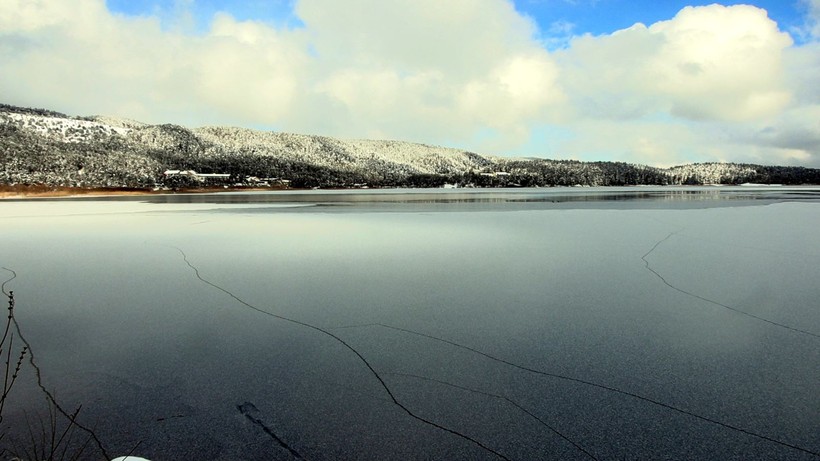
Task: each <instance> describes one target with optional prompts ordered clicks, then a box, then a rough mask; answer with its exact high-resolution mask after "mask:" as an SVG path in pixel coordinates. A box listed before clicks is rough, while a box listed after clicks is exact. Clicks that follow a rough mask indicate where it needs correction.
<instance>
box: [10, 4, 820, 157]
mask: <svg viewBox="0 0 820 461" xmlns="http://www.w3.org/2000/svg"><path fill="white" fill-rule="evenodd" d="M807 1H808V0H807ZM811 2H812V3H811V5H812V6H813V9H812V10H811V12H812V13H811V14H813V15H815V16H814V17H815V21H816V15H817V14H818V12H820V7H819V6H818V5H820V0H811ZM191 8H196V4H195V3H191V2H189V1H187V0H182V1H180V2H178V4H177V7H176V9H175V10H174V11H175V12H174V15H175V17H176V18H177V19H178V20H179V21H181V22H180V24H181V26H180V27H168V25H169V24H168V19H167V18H165V17H163V18H161V17H160V16H163V15H162V14H157V15H154V16H146V17H129V16H123V15H117V14H112V13H110V12H109V11H108V10H107V9H106V7H105V2H104V0H75V1H72V2H65V1H62V0H0V62H2V66H0V94H2V95H4V96H3V101H2V102H8V103H12V104H21V105H28V106H39V107H47V108H52V109H56V110H61V111H64V112H68V113H73V114H94V113H102V114H110V115H120V116H125V117H131V118H136V119H140V120H144V121H147V122H155V123H159V122H175V123H182V124H188V125H203V124H233V125H249V126H254V127H269V128H273V129H277V130H288V131H296V132H305V133H316V134H326V135H335V136H344V137H380V138H393V139H407V140H414V141H420V142H427V143H442V144H449V145H453V146H458V147H463V148H466V149H471V150H474V151H477V152H487V153H499V152H500V153H503V152H511V151H516V152H521V151H522V149H524V148H525V147H526V148H529V151H530V152H533V153H534V152H538V153H543V154H546V155H555V156H573V157H583V158H586V159H613V160H628V161H636V162H642V163H649V164H656V163H662V164H672V163H683V162H686V161H692V160H697V161H709V160H733V159H749V158H755V159H758V160H757V161H760V162H763V163H777V162H780V161H784V160H783V159H786V161H795V162H804V163H807V164H814V165H818V166H820V151H818V149H820V147H818V146H817V143H816V142H815V141H813V139H815V138H812V137H811V136H806V133H811V132H812V130H813V131H814V132H818V131H820V130H818V123H820V122H818V117H820V112H818V110H817V107H820V90H818V85H816V82H817V81H820V52H818V51H819V50H818V48H817V47H818V46H820V45H818V43H817V42H811V43H808V44H804V45H800V46H795V45H794V44H793V43H792V41H791V38H790V37H789V35H788V34H785V33H783V32H781V31H780V30H779V29H778V27H777V24H775V23H774V22H773V21H772V20H770V19H769V18H768V17H767V16H766V13H765V11H763V10H760V9H757V8H754V7H751V6H732V7H724V6H720V5H710V6H705V7H698V8H685V9H683V10H681V12H680V13H678V14H677V15H676V16H675V17H674V18H671V19H670V20H668V21H662V22H658V23H656V24H652V25H649V26H645V25H643V24H636V25H634V26H633V27H631V28H629V29H625V30H621V31H617V32H615V33H612V34H609V35H601V36H589V35H587V36H582V37H576V38H574V39H572V40H571V41H570V42H569V44H568V46H565V47H562V49H560V50H559V51H555V52H550V51H548V50H547V49H546V48H545V46H544V45H543V44H544V43H548V40H549V37H550V35H549V34H553V35H554V34H557V33H559V32H560V34H563V37H566V35H567V34H568V33H571V32H572V30H573V29H572V28H571V26H570V25H568V24H563V25H561V28H560V30H558V29H556V30H553V31H552V32H550V31H549V30H547V31H539V30H538V27H537V25H536V24H535V23H534V22H533V21H532V19H530V18H528V17H525V16H523V15H521V14H519V13H518V12H517V11H516V10H515V8H514V6H513V4H512V3H511V2H510V1H507V0H452V1H440V0H392V1H389V2H385V1H382V0H349V1H346V2H338V1H335V0H299V1H298V2H296V3H295V4H294V14H295V15H297V16H298V18H299V20H300V21H301V24H303V25H302V26H299V27H286V26H272V25H270V24H266V23H262V22H254V21H240V20H237V19H235V18H234V17H232V16H230V15H228V14H226V13H221V14H217V15H215V16H214V17H213V19H212V21H211V23H210V26H209V27H208V28H206V29H204V30H202V29H200V30H197V31H192V30H191V29H192V28H191V27H189V26H185V23H186V21H188V22H190V16H191V12H190V11H189V10H190V9H191ZM163 14H164V13H163ZM186 18H189V19H186ZM812 24H817V22H814V23H812ZM559 38H561V37H559ZM550 126H551V127H557V129H559V130H561V131H564V132H572V133H574V134H575V137H574V139H571V140H567V141H562V142H556V143H555V144H554V145H557V146H558V147H557V149H558V150H557V151H556V152H552V153H550V152H544V151H543V148H542V147H541V146H538V145H535V144H532V142H533V140H534V139H537V136H536V135H535V134H534V133H537V132H542V133H543V132H545V129H544V128H545V127H550ZM761 133H762V134H761ZM705 136H708V137H709V139H704V137H705ZM797 138H799V139H801V140H802V142H790V141H789V140H790V139H797ZM590 155H594V156H595V157H589V156H590Z"/></svg>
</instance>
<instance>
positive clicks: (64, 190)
mask: <svg viewBox="0 0 820 461" xmlns="http://www.w3.org/2000/svg"><path fill="white" fill-rule="evenodd" d="M278 190H288V189H279V188H273V187H227V188H226V187H199V188H191V189H147V188H130V187H110V188H109V187H65V186H44V185H15V186H8V185H0V200H11V199H26V198H70V197H113V196H141V195H173V194H207V193H213V192H247V191H278Z"/></svg>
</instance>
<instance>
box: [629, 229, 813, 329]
mask: <svg viewBox="0 0 820 461" xmlns="http://www.w3.org/2000/svg"><path fill="white" fill-rule="evenodd" d="M678 232H680V231H675V232H671V233H670V234H669V235H667V236H666V237H664V238H663V239H661V240H659V241H658V242H657V243H655V245H653V246H652V248H651V249H650V250H649V251H647V252H646V253H645V254H644V255H643V256H641V260H642V261H643V263H644V266H645V267H646V270H648V271H649V272H651V273H652V274H654V275H655V277H657V278H658V279H659V280H660V281H661V282H663V284H664V285H666V286H667V287H669V288H671V289H673V290H675V291H677V292H679V293H683V294H685V295H687V296H691V297H693V298H695V299H699V300H701V301H703V302H707V303H709V304H713V305H715V306H718V307H722V308H724V309H728V310H730V311H732V312H736V313H738V314H741V315H745V316H747V317H750V318H753V319H755V320H759V321H761V322H765V323H768V324H770V325H774V326H776V327H780V328H785V329H787V330H791V331H793V332H795V333H800V334H804V335H809V336H814V337H815V338H820V334H817V333H813V332H811V331H807V330H802V329H800V328H796V327H792V326H789V325H785V324H783V323H778V322H775V321H774V320H769V319H767V318H764V317H760V316H758V315H755V314H752V313H750V312H746V311H744V310H742V309H738V308H736V307H732V306H729V305H727V304H723V303H721V302H718V301H715V300H714V299H709V298H705V297H703V296H700V295H698V294H695V293H692V292H690V291H686V290H684V289H682V288H680V287H677V286H675V285H673V284H672V283H670V282H669V281H668V280H666V278H664V276H663V275H661V274H660V273H659V272H658V271H656V270H655V269H654V268H653V267H652V265H651V264H650V263H649V260H648V259H647V257H648V256H649V255H650V254H652V253H653V252H654V251H655V250H656V249H657V248H658V247H659V246H661V244H662V243H664V242H666V241H667V240H669V239H670V238H672V236H674V235H675V234H677V233H678Z"/></svg>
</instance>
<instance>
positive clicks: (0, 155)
mask: <svg viewBox="0 0 820 461" xmlns="http://www.w3.org/2000/svg"><path fill="white" fill-rule="evenodd" d="M0 160H2V170H0V185H7V186H14V185H45V186H55V187H56V186H62V187H82V188H99V187H104V188H189V187H202V186H206V187H207V186H223V185H231V186H237V185H238V186H257V187H258V186H263V187H264V186H270V187H296V188H309V187H363V186H365V185H367V186H368V187H441V186H442V185H444V184H458V185H461V186H476V187H501V186H573V185H586V186H622V185H641V184H645V185H676V184H693V185H695V184H741V183H766V184H772V183H775V184H820V170H818V169H812V168H802V167H779V166H762V165H747V164H733V163H702V164H691V165H682V166H676V167H672V168H668V169H664V168H654V167H650V166H644V165H633V164H628V163H622V162H578V161H571V160H547V159H540V158H526V159H523V158H519V159H514V158H501V157H494V156H487V155H479V154H476V153H473V152H467V151H464V150H459V149H452V148H445V147H437V146H429V145H424V144H415V143H408V142H400V141H373V140H342V139H336V138H329V137H324V136H313V135H299V134H290V133H274V132H265V131H255V130H249V129H244V128H233V127H203V128H196V129H187V128H183V127H181V126H177V125H169V124H165V125H149V124H145V123H141V122H137V121H133V120H126V119H116V118H110V117H96V116H93V117H72V116H67V115H64V114H61V113H58V112H54V111H49V110H44V109H28V108H21V107H15V106H9V105H4V104H0Z"/></svg>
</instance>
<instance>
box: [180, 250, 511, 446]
mask: <svg viewBox="0 0 820 461" xmlns="http://www.w3.org/2000/svg"><path fill="white" fill-rule="evenodd" d="M173 248H174V249H176V250H177V251H178V252H179V253H180V254H181V255H182V259H183V260H184V261H185V264H186V265H187V266H188V267H189V268H190V269H191V270H193V271H194V274H195V276H196V278H197V279H199V280H200V281H201V282H202V283H204V284H206V285H208V286H210V287H212V288H214V289H216V290H219V291H221V292H222V293H224V294H226V295H227V296H229V297H230V298H232V299H233V300H235V301H236V302H238V303H240V304H242V305H243V306H245V307H247V308H248V309H251V310H254V311H256V312H258V313H260V314H263V315H267V316H269V317H273V318H276V319H279V320H283V321H285V322H289V323H293V324H295V325H299V326H302V327H305V328H309V329H311V330H314V331H317V332H319V333H321V334H323V335H325V336H328V337H330V338H332V339H333V340H335V341H336V342H338V343H339V344H341V345H342V346H344V347H345V348H347V349H348V350H350V351H351V352H352V353H353V354H354V355H356V357H357V358H358V359H359V361H360V362H362V364H364V366H365V367H367V369H368V370H369V371H370V374H371V375H373V377H375V378H376V380H377V381H378V382H379V384H380V386H381V387H382V388H383V389H384V391H385V392H386V393H387V395H388V396H389V397H390V400H391V402H392V403H393V404H394V405H396V406H397V407H399V408H401V409H402V410H403V411H404V412H405V413H406V414H407V415H408V416H410V417H411V418H413V419H415V420H417V421H419V422H422V423H424V424H427V425H428V426H431V427H434V428H436V429H439V430H441V431H444V432H448V433H450V434H452V435H455V436H457V437H460V438H462V439H464V440H467V441H468V442H470V443H472V444H474V445H476V446H478V447H479V448H481V449H483V450H485V451H487V452H489V453H492V454H494V455H495V456H497V457H499V458H501V459H505V460H509V459H510V458H508V457H506V456H505V455H504V454H502V453H499V452H498V451H495V450H493V449H492V448H490V447H488V446H487V445H485V444H483V443H481V442H480V441H478V440H476V439H474V438H472V437H470V436H469V435H466V434H463V433H461V432H458V431H456V430H453V429H450V428H448V427H445V426H442V425H440V424H438V423H435V422H433V421H430V420H428V419H425V418H422V417H421V416H418V415H417V414H415V413H413V412H412V411H411V410H410V409H409V408H408V407H407V406H405V405H404V404H402V403H401V402H400V401H399V400H398V399H397V398H396V396H395V395H394V394H393V391H391V390H390V387H388V386H387V383H386V382H385V381H384V379H383V378H382V377H381V375H380V374H379V373H378V372H377V371H376V370H375V369H374V368H373V366H372V365H371V364H370V362H368V361H367V359H366V358H365V357H364V356H363V355H362V354H361V353H360V352H359V351H358V350H356V349H355V348H354V347H353V346H351V345H350V344H348V343H347V342H345V340H343V339H342V338H340V337H338V336H336V335H334V334H333V333H331V332H330V331H328V330H325V329H324V328H320V327H317V326H316V325H312V324H310V323H306V322H301V321H299V320H295V319H291V318H288V317H284V316H282V315H278V314H274V313H273V312H269V311H266V310H264V309H260V308H259V307H256V306H254V305H253V304H250V303H248V302H247V301H245V300H243V299H241V298H239V297H238V296H237V295H235V294H234V293H232V292H230V291H228V290H226V289H225V288H223V287H221V286H219V285H217V284H215V283H213V282H211V281H210V280H207V279H206V278H204V277H202V274H201V273H200V272H199V269H198V268H197V267H196V266H194V265H193V264H192V263H191V261H190V260H189V259H188V256H187V255H186V254H185V252H184V251H182V249H180V248H178V247H173Z"/></svg>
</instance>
